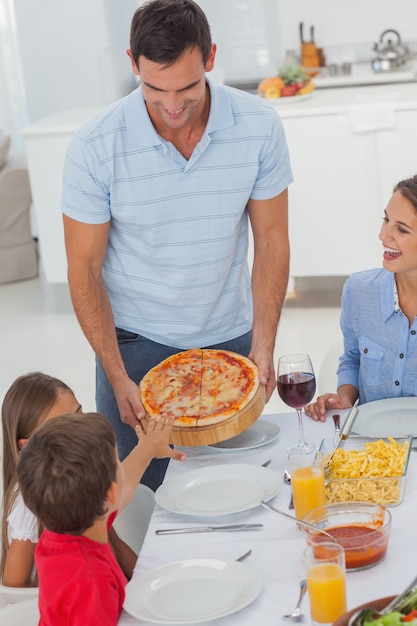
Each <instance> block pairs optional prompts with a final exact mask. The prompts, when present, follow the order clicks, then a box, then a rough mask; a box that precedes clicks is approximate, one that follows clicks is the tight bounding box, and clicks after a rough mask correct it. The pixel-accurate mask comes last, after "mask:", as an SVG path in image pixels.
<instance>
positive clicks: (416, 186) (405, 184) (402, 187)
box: [394, 175, 417, 212]
mask: <svg viewBox="0 0 417 626" xmlns="http://www.w3.org/2000/svg"><path fill="white" fill-rule="evenodd" d="M396 191H399V192H400V194H401V195H402V196H404V198H407V200H408V201H409V202H411V204H412V205H413V207H414V210H415V211H416V212H417V175H416V176H412V177H411V178H406V179H405V180H401V181H400V182H399V183H397V184H396V185H395V187H394V193H395V192H396Z"/></svg>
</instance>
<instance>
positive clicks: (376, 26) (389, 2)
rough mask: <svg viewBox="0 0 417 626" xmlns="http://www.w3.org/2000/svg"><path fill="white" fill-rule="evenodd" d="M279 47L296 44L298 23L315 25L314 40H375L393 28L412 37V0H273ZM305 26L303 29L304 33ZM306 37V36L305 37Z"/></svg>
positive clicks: (322, 43)
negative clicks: (274, 1) (275, 5)
mask: <svg viewBox="0 0 417 626" xmlns="http://www.w3.org/2000/svg"><path fill="white" fill-rule="evenodd" d="M226 1H227V0H226ZM277 2H278V8H279V18H278V19H279V38H280V49H281V51H284V50H286V49H293V48H297V47H299V43H300V40H299V36H298V32H299V31H298V24H299V22H304V24H305V27H306V28H308V29H309V27H310V26H311V25H314V26H315V33H316V44H317V45H319V46H337V45H345V44H355V43H357V44H361V43H368V42H369V43H370V44H371V45H372V44H374V43H376V42H377V41H379V36H380V34H381V33H382V32H383V31H384V30H386V29H388V28H394V29H395V30H398V31H399V32H400V35H401V37H402V39H403V40H404V41H406V40H414V39H416V35H417V31H416V17H417V7H416V2H415V0H397V1H394V0H348V1H347V0H314V1H312V0H277ZM308 34H309V30H307V31H306V35H307V36H308ZM306 38H307V37H306Z"/></svg>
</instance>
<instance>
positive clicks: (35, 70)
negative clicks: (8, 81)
mask: <svg viewBox="0 0 417 626" xmlns="http://www.w3.org/2000/svg"><path fill="white" fill-rule="evenodd" d="M14 2H15V11H16V22H17V32H18V37H19V46H20V53H21V60H22V66H23V75H24V81H25V88H26V97H27V106H28V117H29V121H33V120H36V119H39V118H41V117H44V116H45V115H48V114H50V113H54V112H56V111H59V110H61V109H67V108H77V107H85V106H87V107H89V106H101V105H105V104H108V103H110V102H112V101H113V100H114V99H116V98H117V97H119V96H120V95H124V94H125V93H127V91H129V89H130V88H131V86H133V79H132V83H131V86H129V89H127V87H126V84H127V83H128V81H129V79H130V77H131V70H130V63H129V59H128V57H127V56H126V57H125V59H126V60H125V64H124V66H123V63H122V61H121V58H123V59H124V53H125V50H126V48H127V47H128V42H129V25H130V19H131V16H132V14H133V12H134V10H135V8H136V1H133V0H87V1H85V0H71V2H64V1H63V0H14Z"/></svg>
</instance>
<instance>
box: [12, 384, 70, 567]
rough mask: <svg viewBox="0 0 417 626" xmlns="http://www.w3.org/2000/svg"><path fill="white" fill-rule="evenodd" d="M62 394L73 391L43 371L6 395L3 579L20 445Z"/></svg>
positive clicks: (16, 385)
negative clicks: (9, 518) (9, 517)
mask: <svg viewBox="0 0 417 626" xmlns="http://www.w3.org/2000/svg"><path fill="white" fill-rule="evenodd" d="M62 391H71V392H72V390H71V389H70V387H68V385H66V384H65V383H64V382H62V381H61V380H59V379H57V378H53V377H52V376H48V375H47V374H43V373H41V372H31V373H29V374H25V375H23V376H20V377H19V378H17V379H16V380H15V381H14V382H13V383H12V385H11V387H10V388H9V390H8V391H7V393H6V395H5V396H4V400H3V405H2V409H1V419H2V428H3V511H2V513H3V515H2V526H1V545H2V548H1V562H0V576H1V578H2V577H3V573H4V567H5V564H6V555H7V552H8V549H9V540H8V532H7V526H8V524H7V518H8V516H9V515H10V512H11V510H12V508H13V504H14V502H15V500H16V497H17V495H18V493H19V487H18V481H17V473H16V467H17V462H18V459H19V451H20V450H19V443H18V442H19V440H20V439H28V438H29V437H30V436H31V435H32V433H33V432H34V431H35V430H36V428H37V427H38V426H39V425H40V424H41V423H42V421H43V418H44V417H45V416H46V414H47V413H48V411H49V410H50V408H51V407H52V406H53V405H54V403H55V402H56V400H57V397H58V395H59V393H60V392H62ZM40 530H41V529H40Z"/></svg>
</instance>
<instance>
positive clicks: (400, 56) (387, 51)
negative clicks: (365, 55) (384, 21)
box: [372, 28, 410, 72]
mask: <svg viewBox="0 0 417 626" xmlns="http://www.w3.org/2000/svg"><path fill="white" fill-rule="evenodd" d="M390 33H393V34H394V35H395V36H396V38H397V39H396V42H395V43H394V42H393V40H392V39H391V38H390V37H388V38H387V39H384V38H385V37H386V36H387V35H389V34H390ZM373 49H374V50H375V52H376V54H377V56H376V58H375V59H373V60H372V69H373V70H374V72H387V71H391V70H396V69H398V68H399V67H401V66H402V65H403V64H404V63H405V62H406V61H407V60H408V58H409V54H410V53H409V50H408V48H407V47H406V46H404V45H403V44H402V43H401V37H400V34H399V33H398V32H397V31H396V30H393V29H391V28H390V29H388V30H384V32H383V33H382V35H381V37H380V38H379V43H376V44H375V45H374V47H373Z"/></svg>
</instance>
